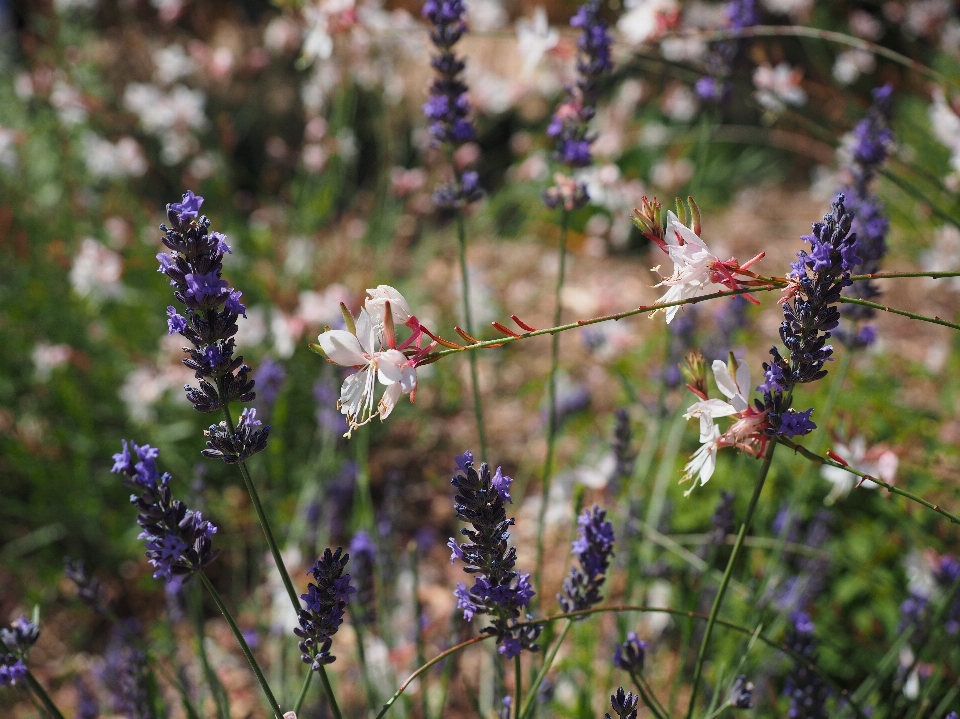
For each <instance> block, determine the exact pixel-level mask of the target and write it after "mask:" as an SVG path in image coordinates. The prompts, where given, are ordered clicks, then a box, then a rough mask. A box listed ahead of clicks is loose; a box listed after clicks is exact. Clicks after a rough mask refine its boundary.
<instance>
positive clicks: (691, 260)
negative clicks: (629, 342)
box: [653, 211, 724, 324]
mask: <svg viewBox="0 0 960 719" xmlns="http://www.w3.org/2000/svg"><path fill="white" fill-rule="evenodd" d="M664 243H665V247H664V249H665V250H666V252H667V254H668V255H669V256H670V259H671V260H673V274H672V275H670V276H669V277H663V280H661V281H660V282H659V283H658V284H657V285H656V286H657V287H667V288H668V289H667V292H666V294H665V295H664V296H663V297H661V298H660V299H659V300H657V304H664V303H667V302H679V301H680V300H686V299H690V298H693V297H699V296H700V295H703V294H706V293H707V292H709V291H713V292H719V291H721V290H723V289H724V286H723V285H721V284H718V283H715V282H714V281H713V279H712V277H713V267H714V265H715V263H718V262H720V260H719V258H718V257H717V256H716V255H714V254H713V253H712V252H710V250H709V249H708V248H707V245H706V243H705V242H704V241H703V240H701V239H700V238H699V237H697V235H696V233H695V232H694V231H693V230H691V229H690V228H689V227H686V226H685V225H683V224H681V223H680V221H679V220H678V219H677V216H676V215H675V214H673V212H669V211H668V212H667V231H666V234H665V236H664ZM653 269H654V271H655V272H656V271H657V270H658V269H659V267H654V268H653ZM661 276H662V275H661ZM679 311H680V306H679V305H674V306H673V307H668V308H666V316H667V324H670V322H672V321H673V318H674V317H676V315H677V312H679Z"/></svg>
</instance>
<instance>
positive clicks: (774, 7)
mask: <svg viewBox="0 0 960 719" xmlns="http://www.w3.org/2000/svg"><path fill="white" fill-rule="evenodd" d="M761 4H762V5H763V6H764V7H765V8H766V9H767V10H769V11H770V12H772V13H776V14H777V15H789V16H790V18H791V19H792V20H795V21H800V20H805V19H806V18H807V17H808V16H809V15H810V11H811V10H813V0H761Z"/></svg>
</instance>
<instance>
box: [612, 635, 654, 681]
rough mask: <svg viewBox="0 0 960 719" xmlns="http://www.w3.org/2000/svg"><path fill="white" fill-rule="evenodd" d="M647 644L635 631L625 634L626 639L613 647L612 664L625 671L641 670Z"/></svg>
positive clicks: (635, 671) (632, 672) (634, 672)
mask: <svg viewBox="0 0 960 719" xmlns="http://www.w3.org/2000/svg"><path fill="white" fill-rule="evenodd" d="M647 648H648V644H647V643H646V642H645V641H643V640H642V639H640V638H639V637H638V636H637V635H636V633H635V632H630V633H629V634H627V640H626V641H625V642H623V643H622V644H617V646H615V647H614V648H613V665H614V666H615V667H618V668H620V669H623V670H624V671H625V672H630V673H631V674H639V673H640V672H642V671H643V665H644V661H645V660H646V657H647Z"/></svg>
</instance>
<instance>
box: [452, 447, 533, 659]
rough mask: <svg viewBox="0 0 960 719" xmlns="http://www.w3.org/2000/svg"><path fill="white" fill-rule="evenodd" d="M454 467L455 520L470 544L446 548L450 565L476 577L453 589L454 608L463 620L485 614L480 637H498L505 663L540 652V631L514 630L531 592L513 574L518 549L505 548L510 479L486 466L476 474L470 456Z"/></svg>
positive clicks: (524, 577) (525, 577)
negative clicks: (468, 584) (459, 565)
mask: <svg viewBox="0 0 960 719" xmlns="http://www.w3.org/2000/svg"><path fill="white" fill-rule="evenodd" d="M456 462H457V467H456V470H455V472H454V475H453V478H452V479H451V480H450V483H451V484H452V485H453V486H454V487H455V488H456V490H457V495H456V497H455V499H454V508H455V509H456V512H457V517H458V518H459V519H461V520H462V521H464V522H468V523H469V524H470V525H472V527H473V528H472V529H467V528H463V529H461V530H460V533H461V534H462V535H463V536H464V537H466V538H467V540H469V541H468V542H465V543H464V544H459V543H457V541H456V540H455V539H454V538H453V537H451V538H450V541H449V542H448V543H447V545H448V546H449V547H450V549H451V550H452V553H451V555H450V561H451V563H452V562H454V561H455V560H457V559H460V560H461V561H463V563H464V568H463V571H465V572H466V573H467V574H472V575H475V579H474V584H473V587H471V588H470V589H469V590H468V589H467V587H466V585H465V584H463V583H458V584H457V589H456V590H455V591H454V595H455V596H456V597H457V609H461V610H463V618H464V619H466V620H467V621H471V620H472V619H473V617H474V616H475V615H476V614H489V615H490V616H491V619H492V622H493V623H492V625H491V626H489V627H484V629H483V632H484V633H487V634H494V635H496V637H497V643H498V644H499V645H500V647H499V652H500V653H501V654H503V655H504V657H506V658H507V659H510V658H512V657H515V656H517V655H518V654H519V653H520V652H521V651H522V650H523V649H528V650H530V651H534V652H535V651H538V650H539V646H538V645H537V644H536V643H535V642H536V640H537V637H538V636H539V635H540V627H539V626H536V627H518V626H516V620H517V619H519V618H520V614H521V611H522V610H523V609H525V608H526V607H527V606H529V604H530V599H531V598H532V597H533V595H534V594H535V592H534V591H533V587H532V586H531V585H530V575H529V574H520V573H519V572H517V571H515V570H514V566H515V565H516V561H517V550H516V548H515V547H508V546H507V540H508V539H509V538H510V533H509V532H508V531H507V528H508V527H510V526H511V525H512V524H513V518H509V519H508V518H507V513H506V509H505V507H504V501H508V502H509V501H511V499H510V492H509V489H510V483H511V482H512V481H513V480H512V479H511V478H510V477H507V476H506V475H504V474H503V472H502V471H501V469H500V468H499V467H498V468H497V471H496V473H495V474H493V475H491V474H490V468H489V467H488V466H487V463H486V462H483V463H481V464H480V467H479V469H478V468H477V467H475V466H474V463H473V453H471V452H469V451H468V452H464V453H463V454H462V455H459V456H457V458H456Z"/></svg>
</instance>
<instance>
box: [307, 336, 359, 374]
mask: <svg viewBox="0 0 960 719" xmlns="http://www.w3.org/2000/svg"><path fill="white" fill-rule="evenodd" d="M317 342H319V343H320V348H321V349H322V350H323V352H324V354H326V355H327V357H328V358H330V360H331V361H332V362H336V363H337V364H338V365H343V366H344V367H356V366H357V365H365V364H367V359H366V357H364V356H363V348H362V347H361V346H360V342H359V341H358V340H357V338H356V337H354V336H353V335H352V334H350V333H349V332H347V331H346V330H329V331H327V332H324V333H323V334H321V335H320V336H319V337H317Z"/></svg>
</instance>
